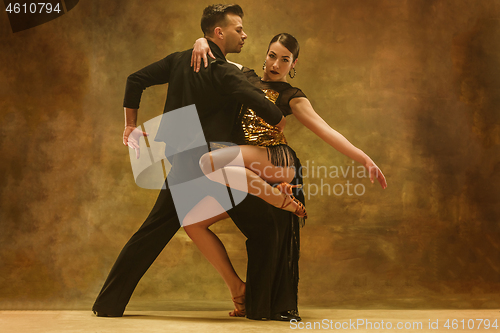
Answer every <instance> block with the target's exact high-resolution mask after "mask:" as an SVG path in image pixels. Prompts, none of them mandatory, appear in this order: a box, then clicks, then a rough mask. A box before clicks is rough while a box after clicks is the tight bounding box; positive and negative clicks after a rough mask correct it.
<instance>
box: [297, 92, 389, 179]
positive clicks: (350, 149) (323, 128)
mask: <svg viewBox="0 0 500 333" xmlns="http://www.w3.org/2000/svg"><path fill="white" fill-rule="evenodd" d="M290 108H291V109H292V112H293V115H294V116H295V117H296V118H297V119H298V120H299V121H300V122H301V123H302V124H303V125H304V126H306V127H307V128H309V129H310V130H311V131H312V132H313V133H314V134H316V135H317V136H319V137H320V138H321V139H323V141H325V142H326V143H328V144H329V145H330V146H332V147H333V148H335V149H336V150H338V151H339V152H341V153H342V154H344V155H346V156H347V157H349V158H352V159H353V160H355V161H356V162H359V163H361V164H362V165H363V166H364V167H365V168H367V169H368V171H369V173H370V180H371V182H372V183H373V182H374V179H375V178H377V180H378V181H379V183H380V185H381V186H382V188H386V187H387V182H386V180H385V177H384V174H383V173H382V171H380V168H379V167H378V166H377V165H376V164H375V163H374V162H373V161H372V159H371V158H370V157H369V156H368V155H366V154H365V153H364V152H363V151H362V150H361V149H359V148H356V147H355V146H354V145H353V144H352V143H350V142H349V140H347V139H346V138H345V137H344V136H343V135H342V134H340V133H339V132H337V131H336V130H334V129H333V128H331V127H330V125H328V124H327V123H326V121H324V120H323V118H321V117H320V116H319V115H318V114H317V113H316V111H314V109H313V107H312V105H311V103H310V102H309V100H308V99H307V98H305V97H297V98H294V99H292V100H291V101H290Z"/></svg>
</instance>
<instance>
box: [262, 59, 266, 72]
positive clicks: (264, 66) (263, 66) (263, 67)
mask: <svg viewBox="0 0 500 333" xmlns="http://www.w3.org/2000/svg"><path fill="white" fill-rule="evenodd" d="M262 70H263V71H265V70H266V61H265V60H264V65H262Z"/></svg>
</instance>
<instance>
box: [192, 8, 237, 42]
mask: <svg viewBox="0 0 500 333" xmlns="http://www.w3.org/2000/svg"><path fill="white" fill-rule="evenodd" d="M228 13H231V14H234V15H238V16H239V17H241V18H243V9H241V7H240V6H239V5H235V4H233V5H222V4H217V5H210V6H208V7H207V8H205V10H203V16H202V17H201V30H203V33H204V34H205V36H210V35H212V33H213V32H214V29H215V27H218V26H220V27H224V26H225V25H226V15H227V14H228Z"/></svg>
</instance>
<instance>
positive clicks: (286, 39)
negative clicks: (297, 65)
mask: <svg viewBox="0 0 500 333" xmlns="http://www.w3.org/2000/svg"><path fill="white" fill-rule="evenodd" d="M274 42H280V44H281V45H283V46H284V47H286V48H287V50H288V51H290V52H291V53H292V55H293V59H292V60H295V59H297V58H298V57H299V51H300V46H299V42H297V40H296V39H295V37H293V36H292V35H290V34H287V33H286V32H283V33H281V34H278V35H276V36H274V37H273V39H271V42H270V43H269V46H268V47H267V52H269V48H270V47H271V44H272V43H274Z"/></svg>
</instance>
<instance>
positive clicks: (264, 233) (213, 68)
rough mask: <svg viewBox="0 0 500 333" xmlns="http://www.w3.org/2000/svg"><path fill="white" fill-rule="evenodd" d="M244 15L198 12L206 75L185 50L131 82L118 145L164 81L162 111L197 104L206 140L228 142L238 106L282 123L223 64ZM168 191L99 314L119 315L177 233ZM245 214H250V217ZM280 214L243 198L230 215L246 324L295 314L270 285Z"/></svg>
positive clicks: (113, 276)
mask: <svg viewBox="0 0 500 333" xmlns="http://www.w3.org/2000/svg"><path fill="white" fill-rule="evenodd" d="M242 17H243V11H242V9H241V7H240V6H238V5H213V6H209V7H207V8H206V9H205V10H204V14H203V17H202V30H203V31H204V33H205V34H207V32H208V33H210V34H214V35H215V36H214V37H215V38H213V41H212V42H210V47H211V50H212V53H213V54H215V56H216V60H215V61H213V62H212V63H211V64H210V65H209V66H208V68H207V69H206V70H204V71H201V72H200V73H194V72H193V71H192V69H191V67H190V62H191V50H187V51H184V52H177V53H173V54H170V55H169V56H167V57H166V58H164V59H162V60H160V61H158V62H156V63H153V64H151V65H149V66H147V67H145V68H143V69H141V70H139V71H138V72H136V73H134V74H132V75H130V76H129V78H128V79H127V86H126V91H125V100H124V108H125V125H126V126H125V130H124V133H123V143H124V144H126V145H127V144H129V145H130V146H132V147H134V145H135V144H134V143H132V142H129V135H130V134H131V133H132V132H133V131H134V130H135V129H136V121H137V109H138V108H139V102H140V98H141V95H142V91H143V90H144V89H145V88H147V87H149V86H151V85H156V84H164V83H169V87H168V93H167V101H166V103H165V109H164V112H170V111H173V110H176V109H179V108H181V107H185V106H188V105H191V104H195V105H196V109H197V111H198V116H199V119H200V122H201V125H202V128H203V132H204V134H205V139H206V141H207V142H227V141H229V142H230V141H231V133H232V131H233V127H234V126H235V124H236V119H237V116H238V112H239V109H240V105H241V104H242V103H244V104H246V105H248V106H250V107H251V108H252V109H254V110H255V111H256V112H257V113H258V114H259V116H261V117H262V118H263V119H264V120H266V121H267V122H268V123H269V124H272V125H277V126H282V125H283V122H284V118H283V116H282V113H281V111H280V110H279V109H278V108H277V107H276V106H275V105H274V104H272V103H271V102H269V101H268V100H266V99H265V96H264V94H263V93H262V91H260V90H259V89H257V88H255V87H253V86H252V85H251V84H250V83H249V82H248V81H246V79H245V77H244V76H243V74H242V73H241V72H240V71H239V70H238V69H237V68H236V67H235V66H234V65H231V64H229V63H227V61H226V59H225V55H226V54H227V53H238V52H240V51H241V48H242V46H243V44H244V41H245V39H246V38H247V36H246V34H245V33H244V32H243V26H242ZM161 135H162V134H159V135H157V138H156V139H157V140H158V139H161ZM180 155H181V157H179V158H176V159H174V161H173V163H172V169H171V171H170V172H171V173H172V172H174V174H175V172H176V170H180V169H185V168H186V166H187V167H188V168H191V167H193V165H194V164H197V163H196V159H193V158H192V156H189V157H187V158H184V157H183V156H182V154H180ZM166 185H167V186H166V189H164V190H162V191H160V194H159V196H158V199H157V201H156V203H155V205H154V207H153V209H152V211H151V213H150V214H149V216H148V217H147V218H146V221H145V222H144V224H143V225H142V226H141V227H140V228H139V230H138V231H137V232H136V233H135V234H134V235H133V236H132V238H131V239H130V240H129V242H128V243H127V244H126V245H125V247H124V248H123V250H122V251H121V253H120V255H119V257H118V259H117V261H116V262H115V264H114V266H113V268H112V269H111V272H110V274H109V276H108V278H107V279H106V281H105V283H104V286H103V288H102V290H101V292H100V294H99V296H98V297H97V300H96V302H95V303H94V306H93V311H94V313H95V314H96V315H97V316H104V317H120V316H122V315H123V312H124V310H125V307H126V305H127V303H128V301H129V299H130V297H131V295H132V293H133V291H134V289H135V287H136V285H137V283H138V282H139V280H140V279H141V277H142V276H143V275H144V273H145V272H146V270H147V269H148V268H149V266H150V265H151V264H152V263H153V262H154V260H155V259H156V257H157V256H158V255H159V254H160V252H161V251H162V250H163V248H164V247H165V245H166V244H167V243H168V242H169V240H170V239H171V238H172V237H173V235H174V234H175V233H176V232H177V230H178V229H179V227H180V223H179V218H178V216H177V214H176V210H175V206H174V203H173V199H172V193H171V190H170V188H169V186H168V185H169V184H166ZM170 186H172V184H170ZM248 211H255V213H254V214H252V216H251V219H249V216H248V213H247V212H248ZM282 213H286V212H284V211H283V212H282V211H280V210H278V209H276V208H274V207H272V206H270V205H268V204H266V203H264V202H263V201H262V200H260V199H258V198H256V197H253V196H247V198H245V200H244V201H243V202H242V203H241V204H239V205H238V206H237V207H235V208H233V209H231V210H230V211H229V212H228V214H229V216H230V217H231V218H232V219H233V221H234V222H235V224H236V225H237V226H238V228H240V230H241V231H242V232H243V233H244V234H245V236H246V237H247V238H248V240H247V252H248V258H249V259H248V272H247V289H246V306H247V317H248V318H251V319H264V318H266V319H275V320H290V319H294V318H295V319H297V318H298V316H295V315H293V314H290V315H289V314H288V313H287V310H296V299H293V297H292V300H288V299H287V300H283V299H282V298H280V295H286V294H290V293H291V291H290V290H291V287H290V286H289V283H288V282H286V281H284V283H283V284H280V283H279V282H278V286H277V287H275V285H276V283H277V282H276V281H279V279H280V274H277V273H276V266H278V265H280V264H281V263H280V262H278V261H279V260H280V258H281V257H280V255H279V254H278V253H277V251H278V250H277V246H278V245H277V243H279V242H281V241H282V238H280V237H279V235H277V234H276V229H277V228H276V226H275V224H276V223H279V222H277V220H278V219H275V216H277V215H276V214H282ZM262 258H266V260H263V259H262ZM277 275H278V276H277ZM292 289H293V288H292ZM292 292H293V291H292ZM283 312H285V313H283ZM299 319H300V318H299Z"/></svg>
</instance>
